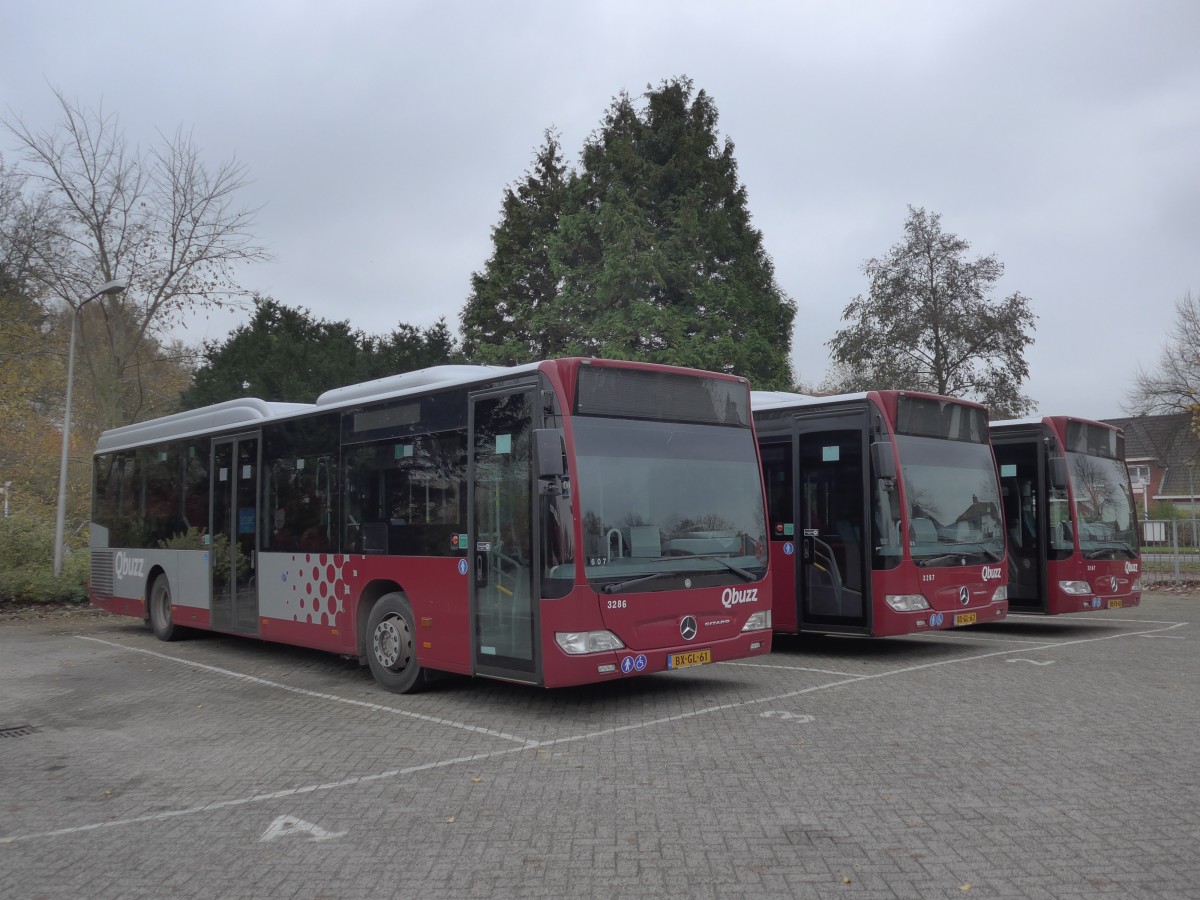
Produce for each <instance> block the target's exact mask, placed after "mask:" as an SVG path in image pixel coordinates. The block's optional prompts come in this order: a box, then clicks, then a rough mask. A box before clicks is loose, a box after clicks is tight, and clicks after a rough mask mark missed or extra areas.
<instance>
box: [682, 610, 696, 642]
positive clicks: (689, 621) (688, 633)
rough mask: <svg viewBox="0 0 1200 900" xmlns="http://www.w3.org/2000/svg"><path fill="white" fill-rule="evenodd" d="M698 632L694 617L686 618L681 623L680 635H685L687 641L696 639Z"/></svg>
mask: <svg viewBox="0 0 1200 900" xmlns="http://www.w3.org/2000/svg"><path fill="white" fill-rule="evenodd" d="M697 630H698V629H697V628H696V619H695V617H694V616H684V617H683V621H682V622H680V623H679V633H680V634H681V635H683V639H684V640H685V641H690V640H691V639H692V638H694V637H695V636H696V632H697Z"/></svg>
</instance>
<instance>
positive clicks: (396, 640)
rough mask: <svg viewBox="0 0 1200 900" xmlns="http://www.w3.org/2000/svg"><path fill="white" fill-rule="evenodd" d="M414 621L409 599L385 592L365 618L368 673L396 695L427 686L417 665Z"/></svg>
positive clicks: (401, 595) (409, 692) (398, 594)
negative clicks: (369, 671)
mask: <svg viewBox="0 0 1200 900" xmlns="http://www.w3.org/2000/svg"><path fill="white" fill-rule="evenodd" d="M415 622H416V620H415V619H414V618H413V611H412V606H411V605H410V604H409V602H408V598H407V597H405V596H404V595H403V594H400V593H392V594H384V595H383V596H382V597H380V598H379V600H378V601H377V602H376V604H375V606H374V607H372V609H371V615H370V616H368V617H367V662H368V664H369V665H370V666H371V674H372V675H374V676H375V680H376V681H378V682H379V683H380V685H382V686H383V687H384V688H386V689H387V690H389V691H391V692H392V693H395V694H413V693H416V692H417V691H420V690H424V689H425V687H426V685H427V680H426V677H425V672H424V671H422V669H421V667H420V666H419V665H417V648H416V627H415Z"/></svg>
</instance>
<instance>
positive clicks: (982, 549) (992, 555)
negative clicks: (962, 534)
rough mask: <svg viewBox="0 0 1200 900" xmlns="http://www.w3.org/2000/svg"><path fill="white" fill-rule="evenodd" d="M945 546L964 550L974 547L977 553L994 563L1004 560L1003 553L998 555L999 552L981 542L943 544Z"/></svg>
mask: <svg viewBox="0 0 1200 900" xmlns="http://www.w3.org/2000/svg"><path fill="white" fill-rule="evenodd" d="M943 546H945V547H962V548H963V549H966V548H968V547H973V548H974V550H975V552H976V553H982V554H983V555H984V556H986V557H987V558H988V559H990V560H991V561H992V562H999V561H1000V560H1002V559H1004V554H1003V553H998V552H997V551H995V550H993V549H992V548H991V547H988V546H986V545H984V544H982V543H981V542H979V541H955V542H954V543H947V544H943ZM947 555H953V556H958V555H959V554H957V553H955V554H947Z"/></svg>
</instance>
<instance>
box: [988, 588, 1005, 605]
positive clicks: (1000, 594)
mask: <svg viewBox="0 0 1200 900" xmlns="http://www.w3.org/2000/svg"><path fill="white" fill-rule="evenodd" d="M1007 599H1008V585H1002V586H1001V587H998V588H996V593H994V594H992V602H993V603H1000V602H1001V601H1002V600H1007Z"/></svg>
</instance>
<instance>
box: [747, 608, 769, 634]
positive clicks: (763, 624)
mask: <svg viewBox="0 0 1200 900" xmlns="http://www.w3.org/2000/svg"><path fill="white" fill-rule="evenodd" d="M770 627H771V611H770V610H769V609H764V610H761V611H760V612H756V613H751V614H750V618H748V619H747V620H746V624H745V625H743V626H742V631H762V630H764V629H766V628H770Z"/></svg>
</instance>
